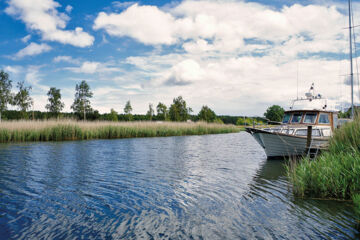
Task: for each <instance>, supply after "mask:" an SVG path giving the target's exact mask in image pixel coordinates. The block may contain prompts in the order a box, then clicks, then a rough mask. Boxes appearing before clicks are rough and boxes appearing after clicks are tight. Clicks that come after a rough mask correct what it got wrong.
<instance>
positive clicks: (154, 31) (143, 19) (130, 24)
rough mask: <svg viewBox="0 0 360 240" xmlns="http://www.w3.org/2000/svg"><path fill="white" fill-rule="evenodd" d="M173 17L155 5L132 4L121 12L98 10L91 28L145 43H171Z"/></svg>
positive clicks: (173, 39) (172, 39)
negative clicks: (108, 12) (109, 12)
mask: <svg viewBox="0 0 360 240" xmlns="http://www.w3.org/2000/svg"><path fill="white" fill-rule="evenodd" d="M173 20H174V19H173V17H172V16H171V14H169V13H164V12H162V11H160V10H159V9H158V8H157V7H155V6H139V5H137V4H134V5H132V6H131V7H129V8H128V9H126V10H125V11H123V12H122V13H121V14H116V13H112V14H107V13H105V12H100V13H99V15H98V16H97V18H96V19H95V23H94V26H93V28H94V29H95V30H99V29H105V31H106V32H107V33H108V34H110V35H113V36H119V37H122V36H131V37H133V38H135V39H136V40H138V41H140V42H142V43H145V44H173V43H174V42H175V40H176V39H175V38H174V37H173V36H172V33H173V28H172V24H171V23H172V22H173Z"/></svg>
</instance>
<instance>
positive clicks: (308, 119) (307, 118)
mask: <svg viewBox="0 0 360 240" xmlns="http://www.w3.org/2000/svg"><path fill="white" fill-rule="evenodd" d="M316 116H317V114H316V113H307V114H306V115H305V119H304V123H315V121H316Z"/></svg>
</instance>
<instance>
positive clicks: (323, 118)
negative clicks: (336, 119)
mask: <svg viewBox="0 0 360 240" xmlns="http://www.w3.org/2000/svg"><path fill="white" fill-rule="evenodd" d="M319 123H320V124H328V123H330V121H329V114H327V113H321V114H320V117H319Z"/></svg>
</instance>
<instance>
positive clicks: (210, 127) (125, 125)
mask: <svg viewBox="0 0 360 240" xmlns="http://www.w3.org/2000/svg"><path fill="white" fill-rule="evenodd" d="M239 130H240V129H239V128H237V127H235V126H234V125H225V124H216V123H205V122H197V123H173V122H108V121H107V122H106V121H102V122H99V121H93V122H90V121H85V122H84V121H72V120H62V121H55V120H54V121H3V122H2V123H1V128H0V142H1V143H7V142H27V141H64V140H87V139H112V138H135V137H166V136H183V135H203V134H219V133H233V132H238V131H239Z"/></svg>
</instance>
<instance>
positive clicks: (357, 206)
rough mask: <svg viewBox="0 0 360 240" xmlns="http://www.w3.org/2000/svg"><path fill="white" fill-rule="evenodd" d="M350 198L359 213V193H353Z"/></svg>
mask: <svg viewBox="0 0 360 240" xmlns="http://www.w3.org/2000/svg"><path fill="white" fill-rule="evenodd" d="M352 200H353V202H354V205H355V210H356V212H357V213H358V214H360V193H357V194H354V195H353V196H352Z"/></svg>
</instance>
